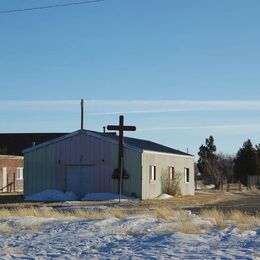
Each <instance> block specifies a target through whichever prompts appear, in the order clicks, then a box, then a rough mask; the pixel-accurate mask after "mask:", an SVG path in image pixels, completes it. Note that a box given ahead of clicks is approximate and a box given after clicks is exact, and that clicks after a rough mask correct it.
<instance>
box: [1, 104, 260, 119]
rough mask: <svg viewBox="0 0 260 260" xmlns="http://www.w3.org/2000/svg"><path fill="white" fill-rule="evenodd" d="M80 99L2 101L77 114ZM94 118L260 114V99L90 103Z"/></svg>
mask: <svg viewBox="0 0 260 260" xmlns="http://www.w3.org/2000/svg"><path fill="white" fill-rule="evenodd" d="M79 104H80V101H79V100H46V101H44V100H41V101H16V100H2V101H1V100H0V110H1V111H20V110H22V111H37V110H45V111H54V110H55V111H77V109H78V110H79ZM85 107H86V112H87V114H88V115H91V116H98V115H99V116H106V115H116V114H147V113H177V112H189V111H259V110H260V100H207V101H204V100H86V101H85Z"/></svg>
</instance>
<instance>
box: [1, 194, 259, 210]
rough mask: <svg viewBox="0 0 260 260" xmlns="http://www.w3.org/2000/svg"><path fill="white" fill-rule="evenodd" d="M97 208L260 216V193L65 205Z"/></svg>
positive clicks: (18, 202)
mask: <svg viewBox="0 0 260 260" xmlns="http://www.w3.org/2000/svg"><path fill="white" fill-rule="evenodd" d="M75 205H76V206H94V205H107V206H108V205H109V206H115V207H120V208H122V209H124V210H125V211H127V212H138V211H140V210H142V212H144V213H145V211H150V210H156V209H158V208H161V207H165V208H169V209H189V210H191V211H192V212H194V213H196V212H199V211H201V210H203V209H209V208H219V209H221V210H224V211H226V210H232V209H237V210H242V211H246V212H248V213H250V214H256V213H257V212H260V193H254V192H216V191H212V192H205V193H200V194H196V195H195V196H180V197H175V198H171V199H165V200H158V199H154V200H144V201H140V200H136V201H125V202H121V204H119V203H118V202H117V201H109V202H104V201H103V202H91V201H84V202H75V203H73V202H72V203H69V204H66V206H75ZM39 206H46V207H54V208H56V207H57V208H58V207H61V206H64V203H61V202H50V203H44V202H40V203H37V202H32V203H31V202H24V201H23V200H22V196H21V194H13V195H11V194H8V195H1V196H0V208H14V207H39Z"/></svg>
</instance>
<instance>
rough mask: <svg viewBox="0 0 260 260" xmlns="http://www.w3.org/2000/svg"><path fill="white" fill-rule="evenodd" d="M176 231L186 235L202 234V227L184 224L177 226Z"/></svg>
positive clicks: (188, 223)
mask: <svg viewBox="0 0 260 260" xmlns="http://www.w3.org/2000/svg"><path fill="white" fill-rule="evenodd" d="M176 231H178V232H181V233H184V234H200V233H201V227H200V225H197V224H194V223H192V222H183V221H182V223H181V225H179V226H177V228H176Z"/></svg>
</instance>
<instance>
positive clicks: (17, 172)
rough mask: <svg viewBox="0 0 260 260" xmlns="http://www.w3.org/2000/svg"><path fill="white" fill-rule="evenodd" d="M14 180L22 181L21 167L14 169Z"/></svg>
mask: <svg viewBox="0 0 260 260" xmlns="http://www.w3.org/2000/svg"><path fill="white" fill-rule="evenodd" d="M16 179H17V180H23V168H22V167H18V168H16Z"/></svg>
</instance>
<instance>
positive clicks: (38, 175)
mask: <svg viewBox="0 0 260 260" xmlns="http://www.w3.org/2000/svg"><path fill="white" fill-rule="evenodd" d="M24 167H25V171H24V173H25V174H24V193H25V195H27V194H31V193H35V192H39V191H42V190H45V189H51V188H54V185H55V183H54V177H55V172H54V171H55V167H54V151H53V147H52V146H46V147H44V148H42V149H39V150H36V151H34V152H31V153H27V154H25V166H24Z"/></svg>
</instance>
